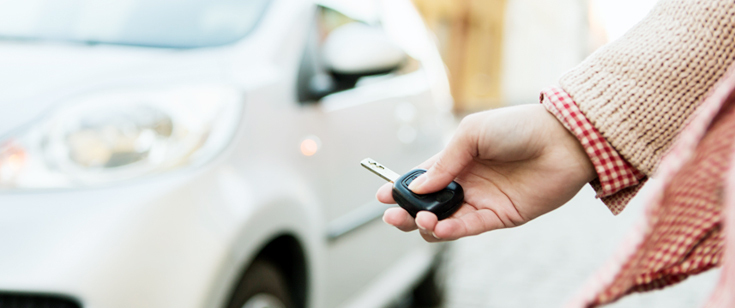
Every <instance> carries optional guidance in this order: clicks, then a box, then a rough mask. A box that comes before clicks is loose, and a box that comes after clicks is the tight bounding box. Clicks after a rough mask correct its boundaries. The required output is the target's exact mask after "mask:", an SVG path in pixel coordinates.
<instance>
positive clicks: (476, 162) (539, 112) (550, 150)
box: [377, 104, 597, 242]
mask: <svg viewBox="0 0 735 308" xmlns="http://www.w3.org/2000/svg"><path fill="white" fill-rule="evenodd" d="M418 167H419V168H423V169H427V172H426V173H424V174H423V175H421V176H420V177H418V178H416V179H415V180H414V181H413V182H412V183H411V185H410V186H409V189H411V190H412V191H413V192H415V193H417V194H426V193H431V192H436V191H439V190H441V189H442V188H444V187H446V186H447V185H448V184H449V183H450V182H451V181H452V180H456V181H457V183H459V184H461V185H462V187H463V188H464V193H465V198H464V203H463V204H462V206H461V207H460V208H459V210H458V211H457V212H456V213H454V214H453V215H452V216H450V217H449V218H447V219H444V220H442V221H438V220H437V217H436V215H434V214H433V213H431V212H428V211H422V212H419V213H418V214H417V215H416V219H414V218H412V217H411V216H410V215H409V214H408V212H406V211H405V210H403V209H402V208H400V207H395V208H390V209H388V210H386V211H385V214H383V220H384V221H385V222H386V223H388V224H391V225H393V226H395V227H397V228H398V229H400V230H403V231H412V230H415V229H416V228H417V227H418V228H419V229H420V233H421V235H422V236H423V238H424V239H425V240H427V241H430V242H435V241H440V240H455V239H458V238H461V237H465V236H470V235H477V234H480V233H483V232H487V231H490V230H495V229H500V228H508V227H515V226H519V225H522V224H523V223H525V222H527V221H529V220H531V219H534V218H536V217H538V216H541V215H543V214H545V213H548V212H549V211H552V210H554V209H556V208H558V207H559V206H561V205H562V204H564V203H566V202H567V201H569V199H571V198H572V197H574V195H575V194H576V193H577V192H578V191H579V190H580V189H581V188H582V187H583V186H584V184H586V183H588V182H590V181H592V180H594V179H595V178H596V177H597V173H595V170H594V167H593V166H592V163H591V162H590V160H589V158H588V156H587V154H586V153H585V152H584V149H583V148H582V146H581V145H580V144H579V141H577V139H576V138H575V137H574V136H573V135H572V134H571V133H570V132H569V131H567V129H566V128H565V127H564V126H563V125H562V124H561V123H560V122H559V121H558V120H557V119H556V118H555V117H554V116H553V115H552V114H550V113H549V112H547V111H546V109H545V108H544V107H543V106H542V105H540V104H537V105H524V106H517V107H508V108H501V109H496V110H490V111H485V112H480V113H476V114H472V115H469V116H467V117H465V118H464V119H463V120H462V122H461V123H460V125H459V128H458V129H457V132H456V133H455V135H454V137H453V138H452V140H451V141H450V143H449V145H448V146H447V147H446V148H445V149H444V150H443V151H441V152H440V153H438V154H436V155H435V156H434V157H432V158H430V159H429V160H427V161H425V162H423V163H422V164H421V165H419V166H418ZM391 189H392V184H391V183H388V184H386V185H384V186H382V187H381V188H380V189H379V190H378V194H377V198H378V200H379V201H380V202H383V203H395V201H394V200H393V196H392V193H391Z"/></svg>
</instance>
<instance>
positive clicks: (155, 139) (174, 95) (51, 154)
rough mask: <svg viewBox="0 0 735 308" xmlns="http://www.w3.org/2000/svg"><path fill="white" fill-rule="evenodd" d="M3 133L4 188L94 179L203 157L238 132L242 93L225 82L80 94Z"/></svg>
mask: <svg viewBox="0 0 735 308" xmlns="http://www.w3.org/2000/svg"><path fill="white" fill-rule="evenodd" d="M59 106H60V107H59V108H57V110H54V111H53V112H51V113H50V114H49V115H48V116H45V117H43V118H42V119H41V120H40V121H38V122H36V123H35V124H34V125H31V126H30V127H29V128H28V129H26V130H24V131H22V132H20V133H18V134H16V135H13V136H8V137H6V138H5V139H4V140H0V189H3V190H7V189H19V188H65V187H80V186H92V185H96V184H102V183H109V182H113V181H120V180H128V179H132V178H136V177H140V176H145V175H150V174H155V173H160V172H163V171H168V170H172V169H175V168H179V167H182V166H191V165H197V164H202V163H205V162H207V161H209V160H210V159H211V158H212V157H214V156H215V155H216V154H217V153H219V152H220V151H221V150H222V149H223V148H224V147H225V146H226V145H227V143H228V142H229V141H230V140H231V138H232V136H233V134H234V132H235V131H236V128H237V124H238V122H239V119H240V114H241V108H242V96H241V95H240V94H239V92H238V91H236V90H235V89H232V88H229V87H224V86H190V87H176V88H170V89H162V90H138V91H133V90H119V91H105V92H101V93H94V94H90V95H86V96H79V97H75V98H73V99H70V101H67V102H63V103H62V104H60V105H59Z"/></svg>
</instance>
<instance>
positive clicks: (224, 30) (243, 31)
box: [0, 0, 270, 48]
mask: <svg viewBox="0 0 735 308" xmlns="http://www.w3.org/2000/svg"><path fill="white" fill-rule="evenodd" d="M269 2H270V0H23V1H17V0H0V38H4V39H31V40H61V41H76V42H85V43H110V44H125V45H142V46H154V47H174V48H192V47H205V46H215V45H222V44H227V43H231V42H234V41H236V40H238V39H240V38H242V37H243V36H245V35H247V34H248V33H249V32H250V31H251V30H252V29H253V28H254V27H255V25H256V23H257V22H258V20H259V19H260V16H261V15H263V13H264V11H265V10H266V8H267V6H268V3H269Z"/></svg>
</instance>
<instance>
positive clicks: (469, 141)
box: [408, 121, 477, 194]
mask: <svg viewBox="0 0 735 308" xmlns="http://www.w3.org/2000/svg"><path fill="white" fill-rule="evenodd" d="M463 123H465V121H463ZM467 126H469V127H467ZM471 126H472V125H471V124H465V125H464V127H466V128H464V129H459V130H458V132H457V134H455V136H454V137H453V138H452V141H450V143H449V145H447V147H446V148H445V149H444V150H443V151H442V152H441V153H439V154H438V155H437V156H435V157H433V158H432V159H430V160H429V161H433V163H432V164H431V166H430V167H429V168H428V170H427V171H426V173H424V174H422V175H421V176H419V177H418V178H416V179H415V180H413V182H411V184H410V185H409V186H408V188H409V189H410V190H411V191H413V192H414V193H417V194H428V193H432V192H436V191H439V190H440V189H442V188H444V187H446V186H447V185H449V183H451V182H452V181H453V180H454V178H456V177H457V175H459V174H460V173H462V171H463V170H464V169H465V167H466V166H467V165H469V164H470V163H471V162H472V159H473V158H474V156H476V153H477V150H476V149H477V142H476V140H475V138H474V137H473V135H472V131H473V129H472V127H471ZM427 162H428V161H427Z"/></svg>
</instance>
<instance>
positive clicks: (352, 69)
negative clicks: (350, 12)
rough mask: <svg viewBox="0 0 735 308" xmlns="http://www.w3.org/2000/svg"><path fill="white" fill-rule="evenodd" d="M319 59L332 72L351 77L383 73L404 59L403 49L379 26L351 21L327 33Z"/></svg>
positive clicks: (395, 66)
mask: <svg viewBox="0 0 735 308" xmlns="http://www.w3.org/2000/svg"><path fill="white" fill-rule="evenodd" d="M322 59H323V60H324V64H325V65H326V67H327V68H329V69H330V70H331V71H332V72H334V73H335V74H336V75H345V76H352V77H360V76H368V75H376V74H385V73H388V72H390V71H392V70H395V69H397V68H398V67H400V65H401V64H402V63H403V62H404V61H405V60H406V53H405V52H404V51H403V50H401V49H400V48H399V47H398V46H396V44H394V43H393V42H392V41H391V40H390V39H389V38H388V35H387V34H386V33H385V32H384V31H383V30H382V29H380V28H377V27H371V26H368V25H366V24H363V23H358V22H353V23H348V24H345V25H342V26H340V27H338V28H336V29H334V30H332V32H330V33H329V35H328V36H327V38H326V40H325V41H324V44H323V45H322Z"/></svg>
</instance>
